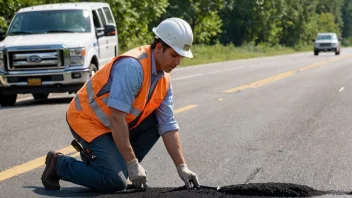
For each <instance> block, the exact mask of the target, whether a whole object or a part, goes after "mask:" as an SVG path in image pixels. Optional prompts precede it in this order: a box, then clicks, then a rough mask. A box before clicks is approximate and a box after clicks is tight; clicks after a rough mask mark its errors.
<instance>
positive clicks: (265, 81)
mask: <svg viewBox="0 0 352 198" xmlns="http://www.w3.org/2000/svg"><path fill="white" fill-rule="evenodd" d="M350 57H352V55H347V56H342V57H338V58H333V59H331V60H328V61H322V62H319V63H315V64H311V65H308V66H305V67H302V68H299V69H295V70H292V71H288V72H285V73H282V74H279V75H276V76H272V77H269V78H266V79H263V80H259V81H256V82H252V83H250V84H246V85H241V86H238V87H235V88H231V89H227V90H225V91H223V92H225V93H235V92H238V91H242V90H245V89H248V88H257V87H260V86H262V85H265V84H268V83H271V82H274V81H277V80H280V79H283V78H288V77H290V76H293V75H295V74H297V73H298V72H300V71H304V70H308V69H312V68H315V67H320V66H323V65H327V64H329V63H332V62H336V61H339V60H342V59H346V58H350Z"/></svg>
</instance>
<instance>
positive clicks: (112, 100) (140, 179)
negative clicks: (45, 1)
mask: <svg viewBox="0 0 352 198" xmlns="http://www.w3.org/2000/svg"><path fill="white" fill-rule="evenodd" d="M153 33H154V34H155V38H154V40H153V42H152V43H151V44H150V45H146V46H141V47H138V48H135V49H132V50H130V51H128V52H126V53H124V54H122V55H120V56H117V57H115V58H114V59H113V60H111V61H110V62H109V63H107V64H106V65H105V66H104V67H103V68H102V69H100V70H99V71H98V72H97V73H95V75H94V76H93V77H92V78H91V79H90V80H88V81H87V82H86V83H85V84H84V85H83V87H82V88H81V89H80V90H79V91H78V92H77V94H76V96H75V97H74V98H73V100H72V101H71V103H70V104H69V106H68V110H67V113H66V120H67V123H68V125H69V128H70V130H71V132H72V135H73V136H74V138H75V140H77V141H78V142H79V143H80V145H81V146H82V148H83V151H82V152H81V158H82V161H79V160H76V159H75V158H73V157H70V156H67V155H64V154H62V153H60V152H56V151H49V152H48V153H47V156H46V160H45V164H46V166H45V170H44V172H43V174H42V177H41V179H42V183H43V185H44V187H45V188H46V189H52V190H59V189H60V184H59V180H60V179H61V180H64V181H69V182H72V183H74V184H78V185H81V186H85V187H87V188H90V189H93V190H96V191H100V192H107V193H111V192H116V191H122V190H124V189H126V188H127V185H128V183H129V182H128V180H129V181H130V182H131V183H132V185H133V186H134V187H135V188H137V189H142V190H146V189H147V188H148V180H147V171H146V170H145V169H144V168H143V167H142V165H141V164H140V163H141V162H142V160H143V158H144V157H145V156H146V154H147V153H148V152H149V151H150V149H151V148H152V147H153V145H154V144H155V143H156V142H157V140H158V139H159V137H160V136H161V137H162V139H163V142H164V145H165V147H166V149H167V151H168V154H169V155H170V157H171V159H172V160H173V163H174V164H175V167H176V170H177V173H178V175H179V176H180V178H181V179H182V180H183V182H184V183H185V186H186V187H187V188H188V189H190V188H199V187H200V185H199V181H198V177H197V175H196V174H195V173H194V172H192V171H191V170H189V168H188V167H187V164H186V163H185V159H184V156H183V151H182V148H181V142H180V136H179V132H178V131H179V125H178V123H177V121H176V120H175V118H174V115H173V91H172V84H171V81H170V74H169V73H170V72H171V71H172V70H173V69H174V68H175V67H176V66H177V65H179V64H180V61H181V58H183V57H188V58H193V55H192V52H191V50H190V47H191V46H192V42H193V32H192V29H191V27H190V25H189V24H188V23H187V22H186V21H184V20H183V19H180V18H168V19H165V20H164V21H162V22H161V23H160V24H159V25H158V26H157V27H154V28H153ZM154 165H155V166H158V164H157V162H155V164H154ZM162 173H163V171H160V172H157V173H155V174H162Z"/></svg>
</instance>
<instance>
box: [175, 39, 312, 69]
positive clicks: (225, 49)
mask: <svg viewBox="0 0 352 198" xmlns="http://www.w3.org/2000/svg"><path fill="white" fill-rule="evenodd" d="M191 50H192V53H193V58H191V59H190V58H183V59H182V62H181V65H180V66H190V65H198V64H206V63H212V62H223V61H229V60H237V59H247V58H255V57H265V56H276V55H283V54H291V53H296V52H302V51H311V50H312V47H311V46H308V47H303V48H300V49H297V50H296V49H293V48H288V47H282V46H276V47H263V46H250V45H247V46H241V47H234V46H233V45H228V46H224V45H220V44H217V45H212V46H207V45H195V46H192V49H191Z"/></svg>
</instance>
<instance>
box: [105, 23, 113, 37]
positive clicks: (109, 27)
mask: <svg viewBox="0 0 352 198" xmlns="http://www.w3.org/2000/svg"><path fill="white" fill-rule="evenodd" d="M104 35H105V36H115V35H116V30H115V26H113V25H104Z"/></svg>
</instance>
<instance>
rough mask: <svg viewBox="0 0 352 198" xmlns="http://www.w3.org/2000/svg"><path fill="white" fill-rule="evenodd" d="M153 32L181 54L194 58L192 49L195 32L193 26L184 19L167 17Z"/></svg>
mask: <svg viewBox="0 0 352 198" xmlns="http://www.w3.org/2000/svg"><path fill="white" fill-rule="evenodd" d="M153 32H154V34H155V35H156V36H157V37H158V38H160V39H161V40H163V41H164V42H165V43H166V44H168V45H169V46H170V47H172V49H174V50H175V51H176V52H177V53H178V54H179V55H181V56H184V57H187V58H193V54H192V52H191V50H190V48H191V46H192V42H193V32H192V29H191V26H189V24H188V23H187V22H186V21H184V20H183V19H180V18H168V19H165V20H164V21H162V22H161V23H160V24H159V25H158V27H154V28H153Z"/></svg>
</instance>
